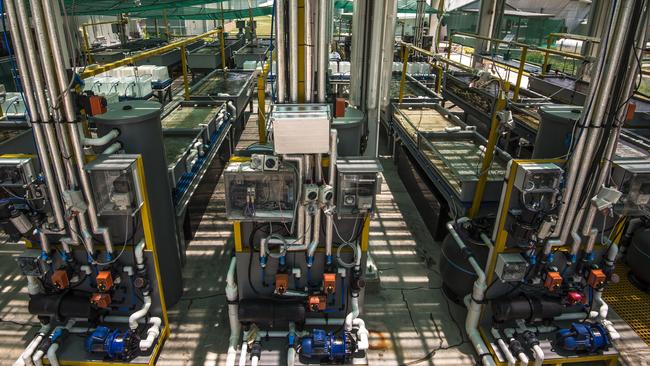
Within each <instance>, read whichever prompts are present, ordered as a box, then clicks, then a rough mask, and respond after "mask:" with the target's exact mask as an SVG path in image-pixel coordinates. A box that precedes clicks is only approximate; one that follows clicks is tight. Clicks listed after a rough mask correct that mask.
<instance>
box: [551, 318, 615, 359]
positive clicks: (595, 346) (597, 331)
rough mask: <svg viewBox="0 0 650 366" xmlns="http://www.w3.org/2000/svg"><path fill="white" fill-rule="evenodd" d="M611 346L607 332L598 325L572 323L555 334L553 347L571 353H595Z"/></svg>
mask: <svg viewBox="0 0 650 366" xmlns="http://www.w3.org/2000/svg"><path fill="white" fill-rule="evenodd" d="M611 344H612V341H611V338H610V336H609V332H608V331H607V329H606V328H605V327H604V326H603V325H602V324H600V323H590V322H584V323H573V324H571V328H567V329H560V330H559V331H557V333H556V334H555V347H556V348H561V349H564V350H567V351H573V352H588V353H595V352H597V351H600V350H604V349H607V348H609V346H610V345H611Z"/></svg>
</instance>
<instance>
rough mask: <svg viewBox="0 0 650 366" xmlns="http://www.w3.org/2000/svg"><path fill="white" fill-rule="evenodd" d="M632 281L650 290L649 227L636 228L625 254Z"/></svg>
mask: <svg viewBox="0 0 650 366" xmlns="http://www.w3.org/2000/svg"><path fill="white" fill-rule="evenodd" d="M626 260H627V264H628V266H629V267H630V270H631V274H632V276H633V279H634V281H633V282H636V284H637V285H639V287H641V288H643V289H644V290H646V291H647V290H650V228H644V229H641V230H637V232H636V233H635V234H634V236H633V237H632V242H631V244H630V248H629V249H628V252H627V256H626Z"/></svg>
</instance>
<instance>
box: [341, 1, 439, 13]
mask: <svg viewBox="0 0 650 366" xmlns="http://www.w3.org/2000/svg"><path fill="white" fill-rule="evenodd" d="M334 7H335V8H336V9H341V10H343V11H344V12H346V13H351V12H352V9H353V8H354V2H353V1H351V0H336V1H335V2H334ZM417 8H418V2H417V0H405V1H399V2H398V3H397V12H398V13H400V14H415V13H417ZM424 12H425V13H427V14H436V13H438V9H436V8H434V7H432V6H430V5H425V9H424Z"/></svg>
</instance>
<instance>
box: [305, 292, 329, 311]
mask: <svg viewBox="0 0 650 366" xmlns="http://www.w3.org/2000/svg"><path fill="white" fill-rule="evenodd" d="M308 303H309V311H314V312H316V311H323V310H325V309H326V307H327V298H326V297H325V296H320V295H312V296H309V301H308Z"/></svg>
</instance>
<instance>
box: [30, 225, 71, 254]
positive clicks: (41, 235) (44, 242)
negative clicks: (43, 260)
mask: <svg viewBox="0 0 650 366" xmlns="http://www.w3.org/2000/svg"><path fill="white" fill-rule="evenodd" d="M36 231H37V232H38V239H39V241H40V242H41V251H43V253H45V254H47V255H50V252H51V251H52V247H51V246H50V239H48V238H47V235H46V234H45V232H43V230H40V229H36ZM69 251H70V248H68V251H67V252H66V253H69Z"/></svg>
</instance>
